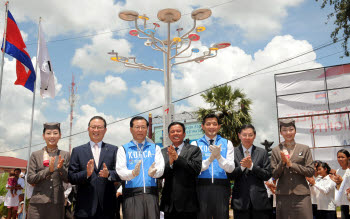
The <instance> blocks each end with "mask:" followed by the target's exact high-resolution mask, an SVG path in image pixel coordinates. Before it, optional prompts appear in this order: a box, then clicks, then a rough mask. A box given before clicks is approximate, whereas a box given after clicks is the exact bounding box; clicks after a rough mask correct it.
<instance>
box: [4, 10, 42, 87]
mask: <svg viewBox="0 0 350 219" xmlns="http://www.w3.org/2000/svg"><path fill="white" fill-rule="evenodd" d="M5 43H6V46H5V53H7V54H8V55H10V56H12V57H13V58H15V59H17V61H16V74H17V80H16V81H15V84H17V85H22V86H24V87H25V88H27V89H29V90H31V91H34V83H35V79H36V75H35V70H34V68H33V64H32V60H31V59H30V56H29V54H28V52H27V46H26V44H24V42H23V39H22V35H21V32H20V31H19V29H18V26H17V24H16V21H15V19H14V18H13V17H12V14H11V13H10V11H8V17H7V30H6V42H5ZM2 45H4V43H3V44H2ZM1 50H3V46H2V48H1Z"/></svg>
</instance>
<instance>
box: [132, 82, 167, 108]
mask: <svg viewBox="0 0 350 219" xmlns="http://www.w3.org/2000/svg"><path fill="white" fill-rule="evenodd" d="M132 91H133V93H135V94H136V95H137V96H138V98H132V99H131V100H130V102H129V105H130V107H131V108H134V109H136V111H139V112H141V111H145V110H147V109H151V108H154V107H158V106H162V105H163V104H164V87H163V85H162V84H161V83H159V82H157V81H153V80H151V81H149V82H146V81H142V82H141V85H140V87H137V88H135V89H132Z"/></svg>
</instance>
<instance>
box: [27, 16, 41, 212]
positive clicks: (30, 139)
mask: <svg viewBox="0 0 350 219" xmlns="http://www.w3.org/2000/svg"><path fill="white" fill-rule="evenodd" d="M40 23H41V17H40V18H39V25H38V27H39V28H38V47H37V50H36V63H35V74H37V75H36V78H35V82H34V90H33V102H32V118H31V123H30V135H29V147H28V155H27V161H28V162H27V174H28V167H29V159H30V152H31V149H32V137H33V123H34V105H35V90H36V83H37V81H38V73H37V72H38V71H37V70H38V54H39V36H40V31H41V30H40ZM27 188H28V182H27V176H26V180H25V190H24V191H25V194H24V200H27ZM23 208H24V213H23V214H24V218H26V211H25V209H26V202H24V207H23Z"/></svg>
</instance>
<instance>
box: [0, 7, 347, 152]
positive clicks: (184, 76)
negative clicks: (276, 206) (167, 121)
mask: <svg viewBox="0 0 350 219" xmlns="http://www.w3.org/2000/svg"><path fill="white" fill-rule="evenodd" d="M9 5H10V11H11V13H12V15H13V16H14V18H15V19H16V21H17V24H18V26H19V28H20V30H21V31H22V33H23V36H24V39H25V42H26V44H27V47H28V51H29V53H30V55H31V57H32V60H33V64H34V65H35V60H36V50H37V44H36V42H37V31H38V20H39V17H40V16H41V17H42V19H43V20H42V25H43V29H44V32H45V37H46V41H47V47H48V50H49V54H50V57H51V62H52V65H53V69H54V71H55V75H56V79H57V87H56V91H57V96H56V97H55V99H42V98H41V97H40V96H37V101H36V105H35V122H34V130H33V135H34V136H33V144H34V145H35V144H38V143H42V137H41V134H42V124H43V123H44V122H49V121H58V122H61V123H62V129H63V130H62V131H63V133H62V134H63V136H66V135H67V134H68V132H69V104H68V97H69V92H68V91H69V89H68V88H69V84H70V82H71V77H72V73H74V75H75V79H76V83H77V85H78V95H77V101H76V106H75V109H74V110H75V120H74V125H73V133H78V132H81V131H84V130H86V128H87V123H88V120H89V118H90V117H92V116H93V115H95V114H99V115H102V116H105V117H106V119H107V121H108V122H113V121H116V120H119V119H122V118H125V117H129V116H132V115H134V114H137V113H139V112H143V111H147V110H148V109H151V108H154V107H157V106H160V105H162V104H163V102H164V98H163V95H164V94H163V93H164V92H163V73H161V72H158V71H141V70H134V69H128V68H125V67H123V66H122V65H121V64H120V63H115V62H112V61H110V60H109V58H110V56H109V55H108V54H107V52H109V51H111V50H112V49H114V50H116V51H118V52H119V53H120V55H123V56H131V55H133V56H136V57H137V60H138V61H139V62H142V63H145V64H149V65H153V66H155V67H159V68H163V61H162V54H161V53H159V52H155V51H152V50H151V49H150V48H148V47H145V46H144V45H143V43H144V41H143V40H141V39H138V38H136V37H132V36H130V35H129V34H128V33H127V32H128V31H129V30H131V29H134V28H133V26H132V25H133V23H132V22H125V21H122V20H121V19H119V17H118V13H119V12H120V11H121V10H127V9H128V10H135V11H138V12H139V13H140V14H144V13H145V14H146V15H147V16H149V17H150V23H153V22H157V23H159V24H160V25H161V27H160V29H159V35H158V36H159V38H162V39H164V38H165V31H166V27H165V25H164V24H163V23H162V22H160V21H158V20H157V16H156V15H157V12H158V11H159V10H160V9H163V8H177V9H179V10H180V11H181V13H182V15H183V16H182V18H181V20H180V21H179V22H178V23H176V24H174V25H172V34H173V36H175V35H176V31H175V29H176V28H177V27H183V28H184V29H185V30H188V29H189V28H190V26H191V25H192V19H191V17H190V15H189V14H190V13H191V11H192V10H194V9H197V8H203V7H205V8H210V9H211V10H212V13H213V14H212V16H211V17H210V18H209V19H207V20H204V21H199V22H198V26H199V25H203V26H205V27H206V28H207V30H206V31H204V32H202V33H200V36H201V41H200V42H198V43H196V44H194V45H193V46H195V47H198V48H200V49H201V51H204V49H205V47H208V46H210V45H212V44H214V43H216V42H222V41H228V42H230V43H231V44H232V46H231V47H229V48H227V49H225V50H220V51H219V54H218V56H217V57H216V58H214V59H210V60H206V61H205V62H203V63H200V64H197V63H188V64H184V65H180V66H177V67H174V68H173V69H172V73H173V77H174V78H173V100H175V99H179V98H182V97H185V96H188V95H191V94H193V93H196V92H198V91H201V90H204V89H207V88H210V87H211V86H213V85H214V84H221V83H224V82H226V81H229V80H232V79H234V78H237V77H240V76H242V75H245V74H248V73H251V72H253V71H256V70H259V69H262V68H264V67H266V66H270V65H273V64H275V63H278V62H280V61H282V60H285V59H287V58H290V57H294V56H296V55H298V54H301V53H303V52H306V51H309V50H312V49H314V48H317V47H318V46H319V45H322V44H324V43H326V42H330V41H331V39H330V37H329V35H330V33H331V31H332V30H333V28H334V26H333V24H332V22H329V24H325V22H326V20H327V14H328V13H329V12H330V10H331V9H330V8H326V9H321V8H320V3H319V2H315V1H312V0H311V1H306V0H283V1H281V0H233V1H228V0H226V1H216V0H202V1H199V0H191V1H182V0H181V1H176V2H168V1H153V0H146V1H145V0H144V1H140V0H133V1H113V0H90V1H84V2H83V1H80V0H79V1H68V0H63V1H45V0H36V1H33V0H31V1H28V0H16V1H10V4H9ZM0 11H2V13H1V15H0V16H1V17H0V18H1V19H0V29H1V30H3V27H4V22H3V21H4V13H3V12H4V6H3V2H2V4H1V8H0ZM83 36H89V37H83ZM72 38H75V39H72ZM337 52H338V53H337ZM334 53H337V54H335V55H332V56H329V57H325V56H328V55H331V54H334ZM341 55H342V48H341V45H340V43H337V44H334V45H331V46H328V47H327V48H324V49H321V50H318V51H315V52H311V53H309V54H308V55H306V56H302V57H299V58H297V59H294V60H292V61H290V62H287V63H283V64H281V65H278V66H275V67H274V68H271V69H269V70H265V71H264V72H270V73H266V74H258V75H257V76H252V77H248V78H245V79H242V80H238V81H236V82H233V83H231V84H230V85H231V86H233V87H234V88H240V89H243V91H244V92H246V93H247V96H248V97H249V98H251V99H252V101H253V106H252V115H253V123H254V124H255V125H256V127H257V131H258V133H257V139H256V141H255V144H257V145H259V142H261V140H264V139H268V140H274V141H275V142H277V141H278V135H277V134H278V133H277V125H276V106H275V105H276V104H275V96H274V95H275V93H274V82H273V74H274V73H280V72H288V71H294V70H298V69H308V68H314V67H320V66H329V65H337V64H342V63H348V62H349V58H343V59H341V58H339V57H340V56H341ZM320 58H321V59H320ZM302 63H304V64H302ZM279 69H281V70H279ZM272 70H275V71H274V72H271V71H272ZM14 81H15V61H14V60H13V59H12V57H9V56H5V66H4V80H3V87H2V89H3V91H2V97H1V103H0V104H1V105H0V117H1V120H0V130H1V132H0V152H3V151H9V150H13V149H17V148H21V147H24V146H27V145H28V144H29V142H28V141H29V125H30V116H31V100H32V94H31V92H29V91H28V90H26V89H24V88H23V87H20V86H15V85H13V82H14ZM37 93H39V92H37ZM198 107H208V106H207V105H206V104H205V103H203V100H202V99H201V97H200V96H199V95H197V96H195V97H192V98H189V99H187V100H184V101H181V102H179V103H177V104H176V106H175V111H176V113H180V112H182V111H184V110H185V111H194V110H196V109H198ZM152 113H153V115H159V114H160V111H159V110H157V111H153V112H152ZM128 122H129V120H126V121H123V122H120V123H116V124H113V125H111V126H109V127H108V131H107V134H106V141H107V142H109V143H112V144H115V145H122V144H124V143H126V142H128V141H129V140H130V138H131V135H130V133H129V128H128ZM87 141H88V135H87V133H82V134H79V135H76V136H74V138H73V147H74V146H77V145H79V144H82V143H86V142H87ZM59 145H60V147H61V148H62V149H66V150H67V149H68V141H67V139H62V140H61V141H60V143H59ZM42 146H43V145H39V146H36V147H34V148H33V150H38V149H40V148H41V147H42ZM26 153H27V152H26V150H25V149H23V150H15V151H10V152H7V153H0V155H6V156H15V157H20V158H26Z"/></svg>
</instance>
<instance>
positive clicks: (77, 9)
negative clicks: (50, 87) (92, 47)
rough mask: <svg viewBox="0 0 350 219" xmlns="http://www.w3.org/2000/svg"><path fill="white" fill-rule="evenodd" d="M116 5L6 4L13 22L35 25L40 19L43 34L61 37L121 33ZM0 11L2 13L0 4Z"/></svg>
mask: <svg viewBox="0 0 350 219" xmlns="http://www.w3.org/2000/svg"><path fill="white" fill-rule="evenodd" d="M119 4H120V3H116V4H115V3H114V1H113V0H90V1H87V2H85V1H70V0H62V1H45V0H36V1H26V0H16V1H14V0H13V1H10V4H9V5H10V10H11V13H12V15H13V16H14V18H15V19H16V21H17V22H24V21H25V22H28V21H32V22H33V23H35V24H37V23H38V20H39V17H42V24H43V27H44V30H45V33H46V34H47V35H48V36H49V37H51V36H57V35H62V34H72V33H73V34H79V33H84V32H85V33H86V32H89V33H94V32H97V31H100V30H103V29H111V30H116V29H123V28H125V27H127V23H126V22H118V19H119V18H118V13H117V12H118V11H119V10H120V6H119ZM1 10H2V11H4V6H3V4H2V5H1Z"/></svg>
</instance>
